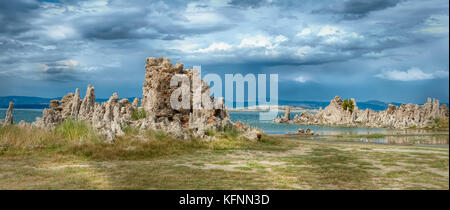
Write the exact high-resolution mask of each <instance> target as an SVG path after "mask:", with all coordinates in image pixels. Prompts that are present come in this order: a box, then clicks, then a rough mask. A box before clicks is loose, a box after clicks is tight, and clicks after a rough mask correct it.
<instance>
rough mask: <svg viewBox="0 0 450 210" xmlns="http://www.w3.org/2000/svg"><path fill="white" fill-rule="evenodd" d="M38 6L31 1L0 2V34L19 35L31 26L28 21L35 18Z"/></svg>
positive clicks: (37, 14)
mask: <svg viewBox="0 0 450 210" xmlns="http://www.w3.org/2000/svg"><path fill="white" fill-rule="evenodd" d="M38 9H39V4H38V3H37V2H35V1H32V0H17V1H0V26H1V27H0V34H19V33H22V32H25V31H28V30H30V29H31V28H32V27H33V26H32V25H31V24H30V23H29V21H28V20H30V19H32V18H37V17H38V16H39V13H38Z"/></svg>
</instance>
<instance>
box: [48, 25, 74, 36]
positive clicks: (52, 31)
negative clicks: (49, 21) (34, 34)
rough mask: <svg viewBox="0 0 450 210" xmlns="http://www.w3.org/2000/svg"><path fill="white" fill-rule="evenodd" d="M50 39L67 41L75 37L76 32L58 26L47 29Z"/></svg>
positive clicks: (69, 28)
mask: <svg viewBox="0 0 450 210" xmlns="http://www.w3.org/2000/svg"><path fill="white" fill-rule="evenodd" d="M45 33H46V34H47V36H48V37H50V38H52V39H56V40H60V39H67V38H70V37H72V36H74V35H75V30H74V29H73V28H72V27H69V26H64V25H58V26H49V27H46V32H45Z"/></svg>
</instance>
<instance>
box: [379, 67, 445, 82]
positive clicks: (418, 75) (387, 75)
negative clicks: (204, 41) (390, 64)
mask: <svg viewBox="0 0 450 210" xmlns="http://www.w3.org/2000/svg"><path fill="white" fill-rule="evenodd" d="M375 77H378V78H381V79H387V80H396V81H416V80H427V79H434V78H443V77H448V72H445V71H436V72H434V73H425V72H423V71H422V70H421V69H420V68H417V67H413V68H410V69H408V70H407V71H399V70H393V71H385V72H382V73H380V74H377V75H375Z"/></svg>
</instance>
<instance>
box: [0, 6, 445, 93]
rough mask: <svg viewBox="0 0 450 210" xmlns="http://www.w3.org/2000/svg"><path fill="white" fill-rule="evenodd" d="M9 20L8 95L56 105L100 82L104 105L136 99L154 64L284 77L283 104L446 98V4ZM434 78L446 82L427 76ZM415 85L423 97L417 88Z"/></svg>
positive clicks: (0, 66) (20, 14)
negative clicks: (159, 60) (163, 61)
mask: <svg viewBox="0 0 450 210" xmlns="http://www.w3.org/2000/svg"><path fill="white" fill-rule="evenodd" d="M0 24H1V27H0V82H1V83H2V84H0V88H1V89H0V95H10V94H12V93H14V94H16V95H21V93H22V94H27V95H30V93H31V90H30V89H29V87H36V88H35V90H33V91H35V92H39V94H37V95H40V96H52V97H57V96H60V95H61V94H62V93H64V91H63V90H66V89H67V90H70V91H73V88H74V87H79V88H82V89H84V88H85V87H84V86H85V85H86V84H87V83H91V84H93V85H96V90H98V91H99V92H98V93H99V95H101V94H103V93H104V95H101V97H108V96H109V95H110V93H111V91H121V90H123V91H124V92H122V93H123V94H125V95H126V96H137V95H139V94H140V92H141V84H142V82H143V75H144V73H145V72H144V68H143V66H144V61H145V57H150V56H155V57H169V58H170V59H171V60H172V62H174V63H175V62H179V61H181V62H183V63H185V64H186V66H187V67H189V66H191V67H192V65H202V66H203V65H204V66H205V71H206V72H216V73H243V74H246V73H279V74H280V98H285V99H286V98H287V97H289V98H293V97H306V96H307V95H308V96H315V98H314V97H312V98H314V99H317V98H321V97H322V100H328V99H329V96H334V95H335V94H341V93H342V94H345V95H347V96H348V97H351V96H355V97H362V96H364V95H368V96H370V95H373V96H374V97H376V98H374V99H381V100H383V98H384V99H386V100H387V99H389V100H391V99H392V100H394V99H395V98H399V99H401V96H402V95H404V96H405V97H407V96H408V97H410V98H414V100H418V102H422V100H421V98H419V97H418V96H417V97H416V96H415V95H420V97H422V96H424V95H426V94H425V93H427V94H428V93H430V94H431V95H433V96H436V97H439V98H442V99H441V100H443V101H448V96H445V93H446V94H447V95H448V73H447V74H445V72H448V65H449V64H448V47H447V46H448V0H429V1H421V0H391V1H389V0H367V1H362V0H346V1H340V0H339V1H338V0H324V1H317V0H304V1H280V0H241V1H235V0H230V1H212V0H197V1H184V0H176V1H147V0H130V1H122V0H108V1H106V0H89V1H76V0H59V1H58V0H45V1H43V0H39V1H36V0H20V1H0ZM411 69H413V70H414V71H409V70H411ZM437 73H439V75H444V77H445V78H443V77H439V78H438V77H436V78H434V77H429V76H428V75H437ZM380 74H382V75H385V77H376V75H380ZM396 75H409V76H411V75H412V76H411V77H410V78H412V79H416V78H417V79H421V80H417V81H416V80H411V81H407V82H405V81H398V80H392V79H396V78H398V77H396ZM421 75H422V76H425V77H427V78H420V76H421ZM389 76H391V77H389ZM414 76H416V77H414ZM12 78H13V79H12ZM394 83H395V85H394ZM6 84H8V85H6ZM25 84H26V85H25ZM55 84H56V85H58V87H61V89H59V90H54V88H53V89H52V88H49V87H53V86H54V85H55ZM415 84H416V85H418V86H420V87H421V88H419V89H424V93H422V94H417V93H414V92H411V91H409V92H408V88H411V87H413V86H414V85H415ZM430 84H432V85H430ZM427 85H428V86H427ZM379 86H383V87H395V88H397V90H398V91H397V92H396V94H393V93H389V91H385V90H386V89H389V88H385V89H383V90H382V91H381V90H380V91H378V92H377V91H375V90H376V89H377V88H378V87H379ZM427 87H428V88H427ZM298 89H301V90H304V91H305V92H308V94H301V93H299V91H297V90H298ZM425 89H426V90H425ZM442 89H443V90H444V91H441V92H442V94H441V95H439V91H437V90H442ZM334 90H336V91H335V92H333V91H334ZM338 90H342V91H338ZM362 90H364V91H362ZM414 90H415V91H417V90H418V88H416V89H414ZM330 92H333V93H330ZM287 93H292V94H291V95H290V94H287ZM294 93H295V94H294ZM45 94H47V95H45ZM383 94H384V95H383ZM31 95H32V94H31ZM299 99H301V98H299ZM397 101H399V100H397Z"/></svg>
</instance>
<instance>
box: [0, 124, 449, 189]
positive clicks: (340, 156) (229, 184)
mask: <svg viewBox="0 0 450 210" xmlns="http://www.w3.org/2000/svg"><path fill="white" fill-rule="evenodd" d="M124 130H126V132H127V135H125V136H123V137H120V138H119V139H117V141H116V142H115V143H103V142H102V141H101V139H102V138H101V137H99V136H97V135H96V134H95V132H93V131H92V129H91V128H90V127H89V126H87V125H86V124H84V123H82V122H76V121H68V122H66V123H64V124H63V125H60V126H58V127H57V128H56V129H54V130H53V131H46V130H38V129H31V128H18V127H15V126H6V127H0V189H446V190H448V189H449V148H448V146H447V147H419V146H398V145H380V144H362V143H356V142H346V141H345V139H343V141H342V142H339V141H330V142H327V141H320V142H319V141H312V140H308V139H306V138H304V139H302V137H295V136H285V137H271V136H263V138H262V140H261V141H260V142H250V141H247V140H243V139H240V138H238V134H239V133H238V132H237V131H235V130H232V129H230V130H226V131H225V132H222V133H215V135H217V137H218V138H219V139H220V140H217V141H203V140H196V139H193V140H188V141H183V140H177V139H173V138H171V137H170V136H168V135H166V134H165V133H163V132H161V131H148V132H145V133H139V132H138V131H136V130H134V129H131V128H125V129H124Z"/></svg>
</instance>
